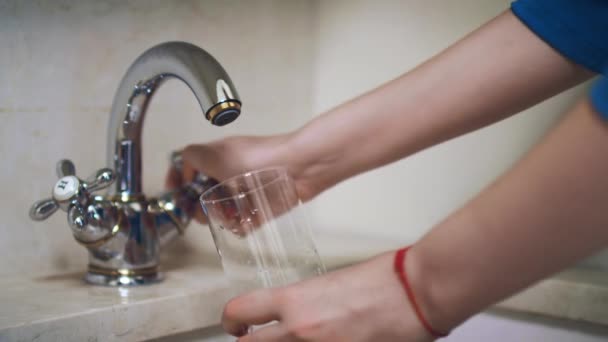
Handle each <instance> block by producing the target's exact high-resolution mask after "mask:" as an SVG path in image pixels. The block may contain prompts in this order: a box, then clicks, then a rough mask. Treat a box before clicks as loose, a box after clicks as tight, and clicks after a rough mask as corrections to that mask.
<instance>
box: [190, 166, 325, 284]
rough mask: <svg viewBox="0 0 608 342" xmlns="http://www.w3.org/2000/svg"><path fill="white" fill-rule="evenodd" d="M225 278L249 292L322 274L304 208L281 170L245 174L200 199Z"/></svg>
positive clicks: (211, 189) (293, 187) (219, 186)
mask: <svg viewBox="0 0 608 342" xmlns="http://www.w3.org/2000/svg"><path fill="white" fill-rule="evenodd" d="M200 201H201V205H202V207H203V211H204V212H205V214H206V215H207V218H208V220H209V227H210V229H211V233H212V235H213V240H214V242H215V246H216V248H217V251H218V253H219V255H220V258H221V262H222V266H223V268H224V272H225V274H226V276H227V277H228V278H229V279H230V281H231V283H232V285H233V286H234V288H235V289H236V290H237V291H239V292H243V291H248V290H252V289H255V288H260V287H276V286H284V285H287V284H290V283H293V282H296V281H299V280H302V279H305V278H309V277H312V276H316V275H320V274H323V273H325V266H324V265H323V263H322V261H321V258H320V257H319V254H318V252H317V249H316V248H315V243H314V241H313V237H312V233H311V230H310V227H309V222H308V217H307V213H306V209H305V206H304V205H303V204H302V201H301V200H300V198H299V197H298V194H297V192H296V188H295V185H294V182H293V180H292V178H291V177H290V176H289V174H288V172H287V170H286V169H285V168H282V167H274V168H268V169H263V170H258V171H252V172H247V173H245V174H242V175H238V176H235V177H232V178H230V179H228V180H226V181H224V182H222V183H219V184H217V185H215V186H213V187H212V188H210V189H208V190H207V191H205V192H204V193H203V194H202V195H201V198H200Z"/></svg>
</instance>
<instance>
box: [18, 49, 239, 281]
mask: <svg viewBox="0 0 608 342" xmlns="http://www.w3.org/2000/svg"><path fill="white" fill-rule="evenodd" d="M171 78H178V79H180V80H182V81H184V82H185V83H186V84H187V85H188V86H189V87H190V89H191V90H192V91H193V92H194V95H195V96H196V98H197V99H198V102H199V104H200V106H201V108H202V109H203V112H204V113H205V117H206V119H207V120H209V121H210V122H211V123H212V124H213V125H216V126H223V125H226V124H228V123H230V122H232V121H234V120H235V119H236V118H237V117H238V116H239V114H240V111H241V101H240V100H239V97H238V94H237V92H236V89H235V88H234V85H233V84H232V81H231V80H230V77H228V74H227V73H226V71H224V69H223V68H222V66H221V65H220V64H219V63H218V62H217V61H216V60H215V58H213V57H212V56H211V55H210V54H209V53H207V52H206V51H204V50H202V49H200V48H198V47H196V46H194V45H192V44H188V43H184V42H168V43H163V44H160V45H157V46H155V47H152V48H150V49H149V50H147V51H146V52H144V53H143V54H142V55H141V56H139V57H138V58H137V59H136V60H135V62H134V63H133V64H132V65H131V67H130V68H129V69H128V70H127V73H126V74H125V76H124V77H123V79H122V81H121V83H120V86H119V87H118V90H117V92H116V95H115V98H114V103H113V105H112V113H111V116H110V125H109V132H108V146H107V148H108V159H107V163H108V165H107V168H104V169H101V170H99V171H98V172H97V173H96V174H95V175H94V176H92V177H90V178H88V179H87V180H82V179H80V178H78V177H76V169H75V167H74V164H73V163H72V162H70V161H69V160H61V161H59V163H58V164H57V174H58V176H59V177H60V179H59V181H58V182H57V183H56V184H55V186H54V187H53V189H52V197H51V198H48V199H44V200H41V201H38V202H36V203H34V205H33V206H32V208H31V210H30V217H31V218H32V219H33V220H36V221H41V220H44V219H46V218H47V217H49V216H50V215H52V214H53V213H54V212H55V211H57V210H58V209H62V210H63V211H65V212H67V217H68V224H69V226H70V228H71V229H72V233H73V235H74V238H75V239H76V241H77V242H78V243H80V244H81V245H83V246H84V247H86V248H87V249H88V250H89V266H88V272H87V274H86V275H85V280H86V281H87V282H89V283H93V284H100V285H112V286H123V285H140V284H148V283H153V282H157V281H160V280H161V279H162V277H163V276H162V273H161V272H160V271H159V261H160V258H159V254H160V248H161V246H162V245H164V244H166V243H167V242H169V241H171V240H172V239H173V238H174V237H175V236H177V235H178V234H182V233H183V232H184V229H185V228H186V226H187V225H188V223H189V221H190V215H191V213H192V210H193V209H194V208H195V206H197V205H198V197H199V196H200V194H201V193H202V192H203V191H204V190H205V189H207V188H209V187H210V186H212V185H214V184H215V183H216V182H215V181H214V180H213V179H211V178H208V177H206V176H204V175H202V174H199V175H198V176H197V177H196V179H195V180H194V181H192V182H191V183H189V184H186V185H184V186H182V187H181V188H179V189H176V190H173V191H169V192H166V193H164V194H161V195H160V196H158V197H156V198H148V197H146V196H145V195H144V194H143V192H142V151H141V150H142V147H141V136H142V127H143V122H144V119H145V115H146V110H147V107H148V104H149V103H150V99H151V98H152V96H153V95H154V93H155V91H156V90H157V89H158V87H159V86H160V85H161V84H162V83H163V82H164V81H166V80H168V79H171ZM171 161H172V163H173V166H174V167H177V168H180V167H181V155H180V154H179V153H174V154H173V155H172V157H171ZM112 184H114V186H112V187H110V186H111V185H112ZM104 188H108V189H109V190H108V191H107V193H106V194H105V195H103V196H100V195H94V194H93V192H94V191H97V190H101V189H104Z"/></svg>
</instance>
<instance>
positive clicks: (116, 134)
mask: <svg viewBox="0 0 608 342" xmlns="http://www.w3.org/2000/svg"><path fill="white" fill-rule="evenodd" d="M171 78H177V79H180V80H182V81H183V82H185V83H186V84H187V85H188V87H190V89H191V90H192V92H193V93H194V95H195V96H196V98H197V100H198V102H199V104H200V106H201V108H202V110H203V113H204V114H205V118H206V119H207V120H209V121H210V122H211V123H212V124H213V125H217V126H223V125H226V124H228V123H230V122H232V121H234V120H235V119H236V118H237V117H238V116H239V114H240V111H241V101H240V99H239V96H238V94H237V91H236V89H235V88H234V85H233V83H232V81H231V80H230V77H229V76H228V74H227V73H226V71H225V70H224V68H223V67H222V66H221V65H220V64H219V62H218V61H217V60H216V59H215V58H213V56H211V55H210V54H209V53H207V52H206V51H204V50H203V49H201V48H199V47H197V46H195V45H192V44H188V43H184V42H168V43H163V44H160V45H157V46H154V47H152V48H150V49H149V50H147V51H146V52H144V53H143V54H142V55H141V56H140V57H139V58H137V60H136V61H135V62H134V63H133V64H132V65H131V67H130V68H129V69H128V71H127V73H126V74H125V76H124V77H123V79H122V81H121V83H120V86H119V87H118V90H117V92H116V95H115V97H114V103H113V104H112V113H111V117H110V125H109V129H108V149H107V151H108V156H107V163H108V167H110V168H113V169H114V170H116V172H117V179H116V183H115V186H114V187H113V188H111V189H110V190H109V194H110V195H114V196H118V197H120V198H122V199H123V200H130V199H138V198H142V197H143V194H142V160H141V158H142V153H141V135H142V128H143V122H144V119H145V114H146V110H147V107H148V104H149V103H150V99H151V98H152V96H153V95H154V92H155V91H156V90H157V89H158V87H159V86H160V85H161V84H162V83H163V82H165V81H166V80H168V79H171Z"/></svg>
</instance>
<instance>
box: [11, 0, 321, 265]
mask: <svg viewBox="0 0 608 342" xmlns="http://www.w3.org/2000/svg"><path fill="white" fill-rule="evenodd" d="M314 10H315V8H314V3H313V2H307V1H52V2H51V1H17V0H14V1H13V0H9V1H2V0H0V47H1V49H0V156H2V167H1V168H0V187H1V189H2V194H3V199H2V200H1V201H0V203H1V205H0V217H2V220H1V221H0V275H2V274H11V273H27V272H30V271H35V272H48V273H53V272H57V271H67V270H72V269H76V270H84V265H86V262H87V260H86V252H85V249H84V248H82V247H80V246H78V245H77V244H76V242H74V241H73V239H72V237H71V233H70V231H69V228H68V226H67V224H66V215H65V214H64V213H62V212H59V213H56V214H55V215H54V216H53V217H51V218H50V219H48V220H47V221H45V222H37V223H35V222H32V221H30V220H29V218H28V210H29V207H30V205H31V204H32V203H33V202H34V201H35V200H37V199H40V198H43V197H48V196H49V195H50V190H51V187H52V186H53V185H54V183H55V181H56V180H57V178H56V176H55V171H54V169H55V163H56V162H57V161H58V160H59V159H61V158H70V159H72V160H73V161H74V163H75V164H76V167H77V172H78V173H79V175H80V176H82V177H86V176H88V175H89V174H91V173H92V172H93V171H95V170H96V169H97V168H100V167H103V166H105V160H106V135H107V131H106V129H107V124H108V118H109V111H110V106H111V103H112V99H113V96H114V92H115V91H116V87H117V86H118V83H119V81H120V79H121V78H122V76H123V74H124V72H125V71H126V69H127V67H128V66H129V65H130V63H131V62H133V61H134V60H135V58H136V57H137V56H138V55H139V54H140V53H141V52H143V51H144V50H145V49H147V48H149V47H151V46H153V45H155V44H158V43H160V42H163V41H169V40H182V41H188V42H191V43H194V44H196V45H198V46H201V47H203V48H205V49H206V50H207V51H209V52H210V53H211V54H213V55H214V56H215V57H216V58H217V59H218V60H219V61H220V62H221V63H222V64H223V66H224V67H225V69H226V70H227V71H228V73H229V74H230V75H231V77H232V79H233V81H234V83H235V85H236V87H237V88H238V91H239V93H240V95H241V97H242V100H243V114H242V116H241V117H240V118H239V120H237V121H236V122H235V123H233V124H232V125H229V126H226V127H222V128H217V127H213V126H211V125H210V124H209V123H208V122H207V121H206V120H204V118H203V116H202V113H201V110H200V108H198V106H197V103H196V100H195V98H194V96H193V95H192V93H191V92H190V90H189V89H188V88H187V87H186V86H184V85H183V84H182V83H180V82H178V81H170V82H168V83H167V84H165V85H163V87H162V88H161V89H160V90H159V92H158V93H157V95H156V96H155V98H154V99H153V102H152V104H151V107H150V110H149V112H148V116H147V118H148V119H147V120H146V124H145V132H144V173H145V180H144V187H145V190H146V192H147V193H150V194H153V193H155V192H158V191H160V190H161V189H162V184H163V177H164V173H165V170H166V167H167V157H168V154H169V152H170V151H171V150H174V149H176V148H179V147H181V146H184V145H185V144H187V143H191V142H204V141H207V140H210V139H216V138H218V137H221V136H223V135H226V134H265V133H273V132H278V131H284V130H288V129H292V128H294V127H297V126H299V125H301V124H302V123H303V122H305V121H306V120H307V119H308V118H309V117H310V112H311V103H310V100H311V86H312V79H311V77H312V60H313V57H312V54H313V50H314V49H313V38H314V37H313V34H312V33H311V27H312V26H313V24H312V22H311V21H312V20H313V18H314V16H313V12H314ZM186 236H187V239H188V240H189V241H190V242H186V243H183V242H182V246H181V248H178V250H179V251H184V250H185V248H187V247H190V248H189V251H192V250H194V249H197V248H198V247H197V246H198V245H200V244H207V245H208V243H207V242H208V241H209V239H210V235H209V234H208V232H207V231H206V228H205V227H201V226H193V227H191V229H190V231H189V232H188V233H187V235H186ZM184 254H185V255H188V256H189V257H192V253H184Z"/></svg>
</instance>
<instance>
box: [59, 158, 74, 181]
mask: <svg viewBox="0 0 608 342" xmlns="http://www.w3.org/2000/svg"><path fill="white" fill-rule="evenodd" d="M55 169H56V171H57V177H59V178H63V177H65V176H75V175H76V167H75V166H74V163H72V161H71V160H69V159H61V160H60V161H58V162H57V166H56V167H55Z"/></svg>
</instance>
